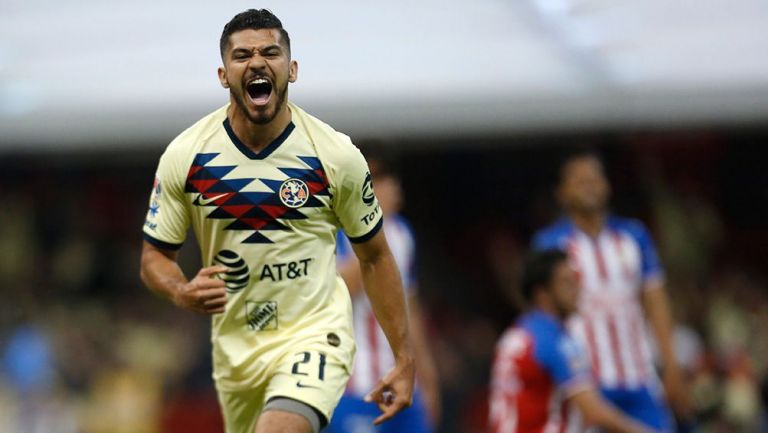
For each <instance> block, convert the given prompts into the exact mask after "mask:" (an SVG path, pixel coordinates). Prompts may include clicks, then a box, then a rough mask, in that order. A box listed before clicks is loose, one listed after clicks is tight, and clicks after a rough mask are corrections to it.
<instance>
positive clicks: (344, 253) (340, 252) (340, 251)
mask: <svg viewBox="0 0 768 433" xmlns="http://www.w3.org/2000/svg"><path fill="white" fill-rule="evenodd" d="M352 254H353V251H352V244H350V243H349V239H348V238H347V235H346V234H344V231H343V230H339V232H338V233H337V234H336V256H337V259H338V261H344V260H347V259H348V258H349V257H350V256H351V255H352Z"/></svg>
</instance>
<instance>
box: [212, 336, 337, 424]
mask: <svg viewBox="0 0 768 433" xmlns="http://www.w3.org/2000/svg"><path fill="white" fill-rule="evenodd" d="M348 380H349V371H347V368H346V366H345V364H344V363H343V362H341V361H340V360H338V359H336V358H335V357H334V356H333V355H332V354H329V353H326V352H323V351H319V350H295V351H290V352H288V355H286V356H284V357H283V358H282V359H281V360H280V362H279V363H278V364H277V365H276V366H275V368H274V373H273V374H272V375H271V376H270V379H269V380H268V381H267V382H266V383H264V384H262V385H261V386H259V387H256V388H254V389H248V390H244V391H222V390H219V391H218V394H219V403H220V404H221V408H222V413H223V415H224V424H225V426H226V432H227V433H253V431H254V429H255V428H256V422H257V421H258V419H259V415H261V412H262V409H263V408H264V405H266V403H267V402H268V401H269V400H271V399H273V398H275V397H287V398H291V399H294V400H297V401H300V402H302V403H305V404H307V405H309V406H311V407H312V408H314V409H315V410H317V411H318V412H319V413H320V414H322V415H323V416H324V417H325V421H326V422H329V421H330V420H331V415H333V411H334V409H336V405H337V404H338V403H339V399H341V395H342V394H343V393H344V389H345V388H346V386H347V381H348Z"/></svg>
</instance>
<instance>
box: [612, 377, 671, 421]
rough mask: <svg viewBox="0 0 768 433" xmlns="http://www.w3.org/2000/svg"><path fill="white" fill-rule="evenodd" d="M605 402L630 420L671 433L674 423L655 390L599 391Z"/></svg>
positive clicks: (646, 388) (648, 388)
mask: <svg viewBox="0 0 768 433" xmlns="http://www.w3.org/2000/svg"><path fill="white" fill-rule="evenodd" d="M600 392H601V393H602V394H603V397H605V399H606V400H608V401H610V402H611V403H612V404H613V405H614V406H616V407H617V408H619V409H620V410H621V411H622V412H624V413H625V414H626V415H628V416H629V417H630V418H632V419H634V420H636V421H639V422H641V423H643V424H645V425H646V426H648V427H652V428H654V429H656V430H658V431H662V432H673V431H675V430H674V428H673V427H674V421H673V418H672V416H671V414H670V412H669V409H667V406H666V403H665V402H664V401H663V399H662V397H661V394H660V393H659V392H657V391H656V389H655V388H651V387H645V388H639V389H605V388H603V389H601V390H600Z"/></svg>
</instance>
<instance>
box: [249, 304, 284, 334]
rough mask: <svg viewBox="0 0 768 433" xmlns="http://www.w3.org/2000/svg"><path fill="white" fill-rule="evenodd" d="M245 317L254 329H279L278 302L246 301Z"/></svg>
mask: <svg viewBox="0 0 768 433" xmlns="http://www.w3.org/2000/svg"><path fill="white" fill-rule="evenodd" d="M245 318H246V322H247V325H248V328H250V329H251V330H252V331H271V330H275V329H277V302H275V301H265V302H255V301H245Z"/></svg>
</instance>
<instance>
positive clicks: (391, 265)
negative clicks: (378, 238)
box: [360, 250, 413, 361]
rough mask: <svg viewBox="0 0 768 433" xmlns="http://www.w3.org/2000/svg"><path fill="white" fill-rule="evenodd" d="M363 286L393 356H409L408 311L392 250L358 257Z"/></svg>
mask: <svg viewBox="0 0 768 433" xmlns="http://www.w3.org/2000/svg"><path fill="white" fill-rule="evenodd" d="M360 272H361V274H362V277H363V287H365V292H366V294H367V295H368V299H369V300H370V302H371V307H372V308H373V312H374V314H375V315H376V319H377V320H378V321H379V324H380V325H381V328H382V329H383V330H384V334H385V335H386V337H387V340H388V341H389V345H390V347H391V348H392V352H393V353H394V355H395V357H396V358H398V357H405V358H408V359H409V361H410V360H412V359H413V352H412V349H411V344H410V336H409V326H408V325H409V323H408V322H409V321H408V312H407V310H406V304H405V297H404V295H403V288H402V284H401V282H400V272H399V271H398V269H397V265H396V264H395V260H394V258H393V257H392V254H391V253H390V252H389V251H388V250H387V251H384V252H382V253H381V254H377V255H376V256H374V257H371V258H368V259H366V260H361V261H360Z"/></svg>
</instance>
